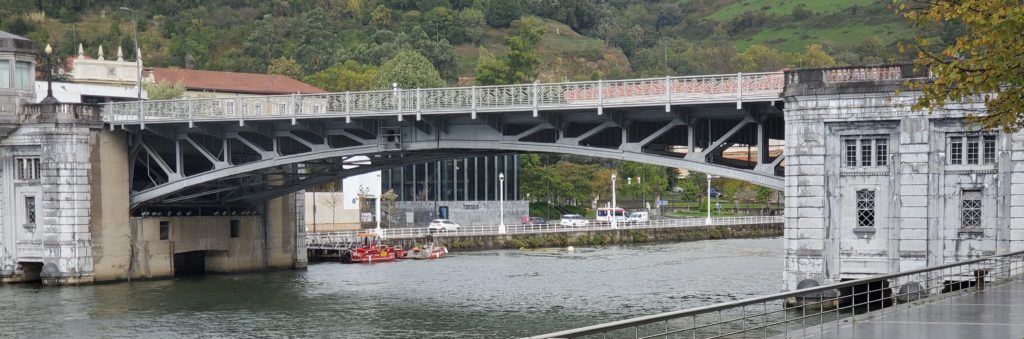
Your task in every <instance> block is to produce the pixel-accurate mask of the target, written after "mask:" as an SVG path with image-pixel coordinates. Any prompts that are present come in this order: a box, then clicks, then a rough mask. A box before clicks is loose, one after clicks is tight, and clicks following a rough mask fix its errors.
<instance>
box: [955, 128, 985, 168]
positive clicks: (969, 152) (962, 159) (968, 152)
mask: <svg viewBox="0 0 1024 339" xmlns="http://www.w3.org/2000/svg"><path fill="white" fill-rule="evenodd" d="M995 163H996V136H995V135H986V134H977V133H975V134H966V135H965V134H955V135H951V136H949V164H950V165H979V164H986V165H987V164H995Z"/></svg>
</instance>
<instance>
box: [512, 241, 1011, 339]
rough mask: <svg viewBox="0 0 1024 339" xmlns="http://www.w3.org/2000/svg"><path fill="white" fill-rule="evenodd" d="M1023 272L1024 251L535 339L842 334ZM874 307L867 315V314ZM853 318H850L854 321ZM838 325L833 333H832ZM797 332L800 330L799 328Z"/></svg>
mask: <svg viewBox="0 0 1024 339" xmlns="http://www.w3.org/2000/svg"><path fill="white" fill-rule="evenodd" d="M1022 275H1024V251H1019V252H1012V253H1007V254H1002V255H995V256H990V257H984V258H979V259H974V260H968V261H963V262H958V263H952V264H947V265H941V266H934V267H928V268H923V269H917V270H912V271H907V272H901V273H896V274H886V275H879V276H874V277H870V278H864V279H858V280H852V281H847V282H842V283H838V284H831V285H824V286H818V287H812V288H805V289H800V290H796V291H791V292H785V293H778V294H772V295H768V296H763V297H757V298H750V299H744V300H739V301H734V302H727V303H721V304H716V305H709V306H702V307H696V308H691V309H686V310H681V311H673V312H666V313H661V314H655V315H649V316H644V317H638V318H633V319H627V320H621V321H616V322H610V323H606V324H600V325H594V326H587V327H582V328H577V329H572V330H567V331H560V332H554V333H548V334H543V335H538V336H534V337H532V338H734V337H742V338H752V337H757V338H768V337H772V336H777V335H785V337H789V336H790V335H791V334H792V335H794V336H799V337H807V336H815V337H822V336H825V335H826V334H829V335H836V333H835V332H838V331H839V330H840V323H846V322H851V323H852V322H856V321H857V319H858V315H861V316H860V317H861V318H864V317H868V316H876V315H878V313H877V311H881V312H882V314H884V312H886V311H891V310H893V309H894V308H892V307H888V306H896V307H902V306H900V305H909V304H912V303H915V302H919V301H924V300H929V299H936V298H939V297H941V296H949V295H951V294H955V293H964V292H965V291H972V290H976V289H984V287H985V285H986V284H992V283H1001V282H1005V281H1008V280H1011V279H1015V278H1020V277H1021V276H1022ZM872 311H876V312H875V313H872V314H869V315H863V314H864V313H867V312H872ZM851 318H852V319H851ZM833 331H835V332H833ZM794 332H797V333H794Z"/></svg>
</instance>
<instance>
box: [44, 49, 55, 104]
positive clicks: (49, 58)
mask: <svg viewBox="0 0 1024 339" xmlns="http://www.w3.org/2000/svg"><path fill="white" fill-rule="evenodd" d="M43 51H44V52H46V73H48V76H47V77H46V98H43V101H42V103H46V104H55V103H57V98H54V97H53V55H52V54H53V47H50V44H46V49H44V50H43Z"/></svg>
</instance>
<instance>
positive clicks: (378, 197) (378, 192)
mask: <svg viewBox="0 0 1024 339" xmlns="http://www.w3.org/2000/svg"><path fill="white" fill-rule="evenodd" d="M377 189H378V190H377V199H376V200H377V204H376V208H375V209H376V211H375V212H374V214H373V217H374V218H375V219H377V234H380V194H381V192H380V190H381V189H382V188H381V183H380V171H377Z"/></svg>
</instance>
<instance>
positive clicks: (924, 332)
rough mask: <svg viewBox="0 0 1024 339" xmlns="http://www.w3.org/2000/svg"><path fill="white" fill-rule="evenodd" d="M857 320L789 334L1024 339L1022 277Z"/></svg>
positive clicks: (806, 335) (836, 336)
mask: <svg viewBox="0 0 1024 339" xmlns="http://www.w3.org/2000/svg"><path fill="white" fill-rule="evenodd" d="M876 313H877V314H874V315H871V314H869V317H868V318H865V320H860V319H858V320H857V321H856V323H853V324H851V323H850V322H847V320H848V319H846V320H843V322H842V323H840V324H839V325H838V326H836V324H835V323H829V324H825V325H824V328H822V329H819V328H816V327H815V328H809V329H807V330H806V331H800V332H796V333H791V334H790V336H789V337H791V338H793V337H796V338H801V337H824V338H907V339H913V338H924V339H940V338H1022V337H1024V280H1021V279H1017V280H1016V281H1013V282H1010V283H1006V284H1002V285H995V286H989V287H987V288H986V289H985V290H982V291H977V292H970V293H964V294H961V295H958V296H954V297H949V298H944V299H940V300H936V301H934V302H929V303H925V304H923V305H915V306H910V307H898V308H895V309H885V310H882V311H876Z"/></svg>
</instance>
